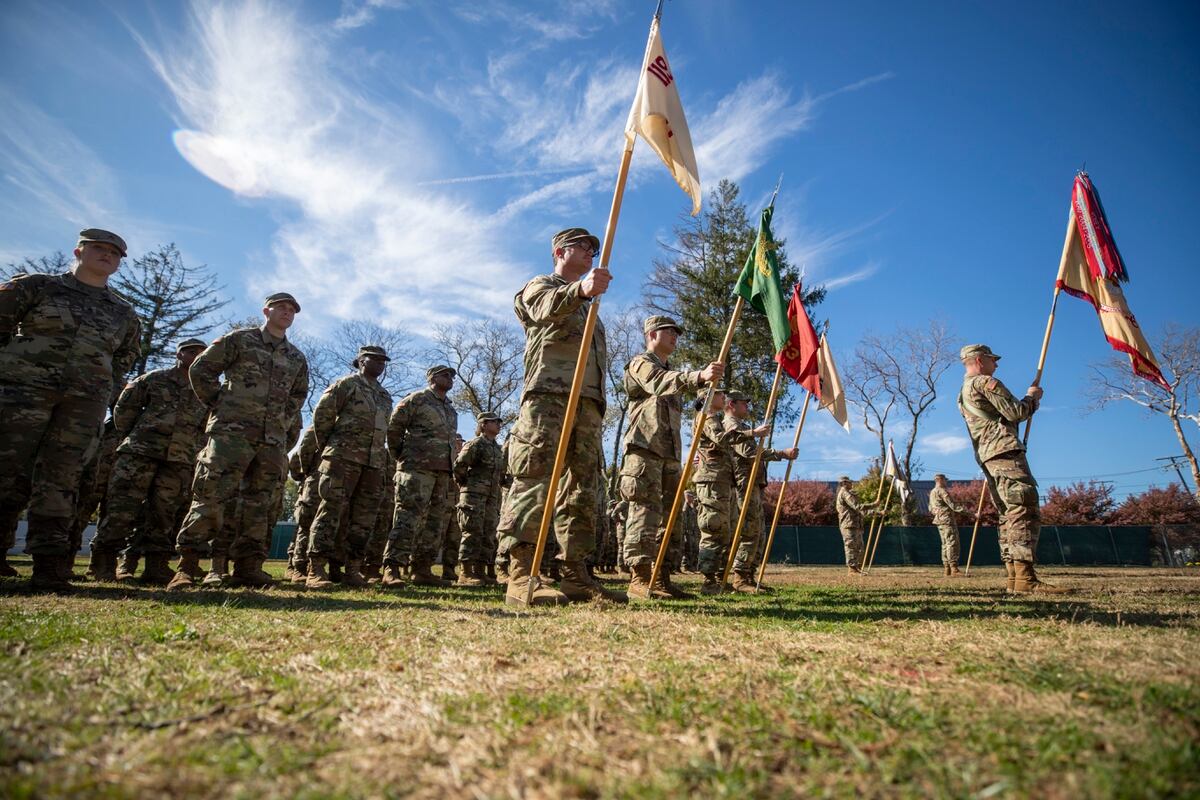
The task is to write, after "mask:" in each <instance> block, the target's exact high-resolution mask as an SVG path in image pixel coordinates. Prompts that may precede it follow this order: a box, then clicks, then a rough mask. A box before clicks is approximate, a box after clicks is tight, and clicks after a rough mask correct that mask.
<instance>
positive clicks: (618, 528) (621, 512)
mask: <svg viewBox="0 0 1200 800" xmlns="http://www.w3.org/2000/svg"><path fill="white" fill-rule="evenodd" d="M628 514H629V503H627V502H625V501H624V500H613V501H611V502H610V503H609V504H608V525H609V528H610V529H611V531H612V539H613V550H614V551H615V552H616V559H617V568H618V569H619V570H621V571H622V572H624V571H626V567H625V518H626V516H628Z"/></svg>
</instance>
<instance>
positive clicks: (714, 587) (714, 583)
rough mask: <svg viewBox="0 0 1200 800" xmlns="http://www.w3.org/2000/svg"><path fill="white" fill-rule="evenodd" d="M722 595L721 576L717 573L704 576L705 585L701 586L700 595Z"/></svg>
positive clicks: (708, 573)
mask: <svg viewBox="0 0 1200 800" xmlns="http://www.w3.org/2000/svg"><path fill="white" fill-rule="evenodd" d="M720 593H721V575H720V573H717V572H706V573H705V574H704V583H703V584H702V585H701V586H700V594H708V595H713V594H720Z"/></svg>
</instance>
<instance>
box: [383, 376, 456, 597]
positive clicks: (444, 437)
mask: <svg viewBox="0 0 1200 800" xmlns="http://www.w3.org/2000/svg"><path fill="white" fill-rule="evenodd" d="M456 374H457V373H455V371H454V370H453V369H451V368H450V367H447V366H446V365H444V364H438V365H437V366H433V367H430V368H429V369H428V370H426V371H425V377H426V378H427V379H428V380H429V386H428V387H427V388H425V389H421V390H420V391H417V392H413V393H412V394H410V395H408V396H407V397H405V398H404V399H403V400H401V401H400V402H399V403H397V404H396V409H395V411H393V412H392V418H391V421H390V422H389V423H388V433H387V445H388V449H389V450H390V451H391V453H392V457H393V458H395V459H396V514H395V517H394V520H393V523H392V530H391V533H389V534H388V543H387V548H386V549H385V550H384V552H383V566H384V575H383V583H384V585H385V586H396V587H399V586H403V585H404V580H403V578H402V577H401V575H400V568H401V567H403V566H407V565H409V564H410V563H411V565H412V581H413V584H414V585H416V586H449V585H450V584H449V582H448V581H444V580H442V579H441V578H439V577H437V576H436V575H434V574H433V572H432V569H431V568H432V566H433V559H434V557H435V556H436V555H437V548H438V544H439V543H440V541H441V536H442V532H443V530H444V526H445V524H446V514H447V513H449V505H450V504H449V503H448V502H447V493H448V491H449V486H450V467H451V465H452V464H453V463H454V437H455V435H456V434H457V432H458V414H457V412H455V410H454V406H453V405H451V404H450V401H449V400H447V399H446V395H447V393H449V391H450V389H451V388H452V387H453V386H454V377H455V375H456Z"/></svg>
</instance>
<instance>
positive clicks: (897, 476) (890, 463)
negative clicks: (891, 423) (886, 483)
mask: <svg viewBox="0 0 1200 800" xmlns="http://www.w3.org/2000/svg"><path fill="white" fill-rule="evenodd" d="M883 477H885V478H891V479H892V486H894V487H895V489H896V491H898V492H900V499H901V500H907V499H908V481H907V480H906V479H905V477H904V472H903V471H902V470H901V469H900V461H899V460H898V459H897V458H896V450H895V449H894V448H893V447H892V440H891V439H888V451H887V462H886V463H884V465H883Z"/></svg>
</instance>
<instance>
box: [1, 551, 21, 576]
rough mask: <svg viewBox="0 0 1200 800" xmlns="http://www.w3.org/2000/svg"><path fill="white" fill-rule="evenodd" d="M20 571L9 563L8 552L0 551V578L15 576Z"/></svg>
mask: <svg viewBox="0 0 1200 800" xmlns="http://www.w3.org/2000/svg"><path fill="white" fill-rule="evenodd" d="M19 574H20V573H19V572H17V570H16V569H15V568H14V567H13V565H12V564H9V563H8V553H0V578H15V577H17V575H19Z"/></svg>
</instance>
